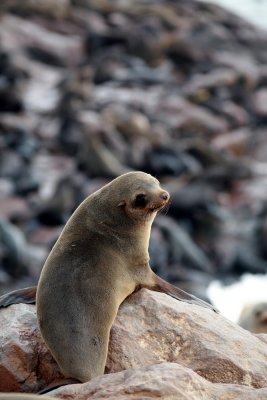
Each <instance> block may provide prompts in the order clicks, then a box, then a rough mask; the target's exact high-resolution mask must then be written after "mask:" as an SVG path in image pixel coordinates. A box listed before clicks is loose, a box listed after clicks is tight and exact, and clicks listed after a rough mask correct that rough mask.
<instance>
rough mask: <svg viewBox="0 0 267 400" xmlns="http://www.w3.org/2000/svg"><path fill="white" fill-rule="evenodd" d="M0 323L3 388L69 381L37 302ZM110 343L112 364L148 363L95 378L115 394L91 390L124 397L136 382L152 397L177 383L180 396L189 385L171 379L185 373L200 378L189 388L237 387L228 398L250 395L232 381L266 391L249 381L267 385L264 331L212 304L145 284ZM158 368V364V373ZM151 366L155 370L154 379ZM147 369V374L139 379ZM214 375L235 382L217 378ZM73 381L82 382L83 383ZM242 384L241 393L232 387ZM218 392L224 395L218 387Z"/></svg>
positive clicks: (14, 309)
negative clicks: (246, 326) (44, 331)
mask: <svg viewBox="0 0 267 400" xmlns="http://www.w3.org/2000/svg"><path fill="white" fill-rule="evenodd" d="M0 326H1V336H0V391H24V392H37V391H38V390H40V389H43V388H44V387H47V386H50V387H51V386H54V385H57V384H58V383H63V381H64V379H63V377H62V375H61V374H60V372H59V368H58V366H57V365H56V363H55V361H53V358H52V356H51V355H50V353H49V351H48V350H47V348H46V347H45V345H44V343H43V340H42V339H41V335H40V332H39V329H38V328H37V323H36V312H35V306H33V305H25V304H20V305H13V306H11V307H8V308H5V309H1V310H0ZM109 347H110V348H109V356H108V360H107V366H106V372H120V371H122V370H129V369H131V368H135V369H140V368H143V370H138V371H136V372H134V371H124V372H123V373H122V374H117V375H112V374H109V375H107V376H102V377H99V378H97V380H92V381H91V382H90V385H91V384H95V385H100V386H101V385H102V383H103V382H104V383H105V384H106V385H107V387H106V389H105V388H103V390H105V391H106V392H107V393H109V395H110V396H111V394H112V393H113V397H103V396H104V395H103V396H102V394H101V392H99V393H100V394H99V397H92V398H114V399H115V398H125V393H126V392H125V390H130V389H129V388H130V384H128V383H129V382H132V384H133V385H134V386H133V387H132V389H131V390H132V392H131V391H130V392H127V393H128V394H131V395H132V396H133V395H134V394H135V395H136V396H137V397H135V398H138V396H139V392H140V396H141V397H139V398H151V397H149V396H150V394H151V391H152V392H153V390H154V392H153V393H154V394H153V396H154V397H156V393H158V392H159V393H163V392H164V391H165V390H166V393H167V394H168V396H172V394H173V392H172V391H173V390H174V393H175V396H176V397H173V398H177V393H180V392H179V391H181V393H184V392H183V390H182V388H183V385H182V384H181V386H174V388H173V385H174V384H173V383H171V382H176V381H180V378H179V376H180V374H181V373H182V376H183V377H184V378H183V379H184V380H185V381H186V382H188V381H189V382H193V383H192V384H191V386H190V385H189V384H188V390H189V389H190V387H192V388H193V389H192V391H193V392H194V390H199V387H200V388H201V387H202V386H203V391H204V393H210V392H208V391H209V390H213V391H214V393H217V392H218V393H222V392H223V393H224V391H228V392H229V393H230V394H229V396H228V397H225V399H228V398H229V399H232V398H244V399H245V398H246V399H249V398H250V397H238V396H239V393H241V389H239V388H236V386H233V384H239V385H244V387H243V388H242V393H243V392H244V393H245V391H246V390H247V393H260V391H256V389H255V392H253V391H249V390H251V389H249V388H248V387H255V388H261V387H266V386H267V347H266V342H264V340H262V338H257V337H256V336H254V335H252V334H251V333H249V332H247V331H245V330H243V329H242V328H240V327H238V326H237V325H236V324H234V323H231V322H229V321H228V320H226V319H225V318H223V317H222V316H220V315H219V314H216V313H214V312H212V311H209V310H207V309H204V308H202V307H198V306H193V305H189V304H185V303H182V302H179V301H177V300H175V299H173V298H171V297H169V296H167V295H165V294H162V293H156V292H152V291H149V290H146V289H142V290H141V291H139V292H138V293H136V294H133V295H132V296H130V297H129V299H127V300H126V301H125V302H124V304H122V306H121V307H120V310H119V313H118V315H117V318H116V321H115V323H114V326H113V328H112V332H111V338H110V346H109ZM164 362H171V363H173V364H165V365H167V367H166V368H167V372H166V371H165V367H164V366H163V367H161V366H154V367H152V365H154V364H160V363H164ZM176 363H177V365H176ZM178 364H179V365H178ZM146 367H147V368H146ZM153 368H156V370H157V371H158V372H157V378H156V379H154V380H153V379H152V377H153V371H154V369H153ZM157 368H158V369H157ZM169 370H171V371H172V372H171V373H172V374H174V375H173V378H172V380H170V379H169V378H168V376H169V374H170V373H169V372H168V371H169ZM145 371H147V372H145ZM151 371H152V372H151ZM164 371H165V372H164ZM177 371H178V377H177ZM181 371H182V372H181ZM184 371H186V372H184ZM145 373H146V374H148V375H149V376H150V378H148V377H147V380H146V379H145ZM161 373H162V375H161ZM143 375H144V380H143V381H142V380H140V382H139V379H141V377H142V376H143ZM185 376H187V378H185ZM188 376H190V377H191V378H190V379H189V378H188ZM201 376H202V377H203V378H205V379H206V380H204V379H202V378H201ZM99 379H100V381H98V380H99ZM101 379H104V381H103V382H102V380H101ZM127 379H129V381H127ZM183 379H181V382H182V381H183ZM120 381H122V382H124V387H120V389H117V388H116V387H117V385H119V383H118V382H120ZM150 381H151V382H150ZM208 381H210V382H208ZM127 382H128V383H127ZM138 382H139V383H138ZM142 382H143V383H142ZM146 382H150V383H149V389H146ZM104 383H103V385H104ZM212 383H221V384H227V385H228V386H227V387H226V386H225V385H221V386H212ZM159 384H160V385H161V386H160V387H159V386H158V385H159ZM177 385H178V383H177ZM209 385H211V386H209ZM229 385H230V386H229ZM232 386H233V387H232ZM74 387H75V390H76V389H77V390H80V389H79V387H81V385H79V386H77V385H76V386H74ZM84 387H85V386H82V388H84ZM88 387H89V388H91V386H88ZM92 387H93V386H92ZM143 388H145V389H143ZM153 388H154V389H153ZM152 389H153V390H152ZM62 390H63V389H62ZM66 390H67V388H66ZM86 390H87V389H86ZM90 390H91V389H90ZM97 390H98V389H97ZM101 390H102V389H101ZM114 390H115V392H114ZM116 390H117V391H118V393H119V390H121V396H122V397H117V394H116ZM146 390H147V392H146ZM190 390H191V389H190ZM266 390H267V389H266ZM93 392H94V393H97V392H96V389H92V393H93ZM235 392H236V393H237V394H238V395H237V397H234V395H233V394H234V393H235ZM64 393H65V392H64ZM81 393H83V392H81ZM114 393H115V394H114ZM145 393H148V397H145V396H146V394H145ZM149 393H150V394H149ZM264 393H265V392H264ZM216 395H217V394H216ZM81 396H84V395H83V394H81ZM94 396H96V394H95V395H94ZM101 396H102V397H101ZM123 396H124V397H123ZM142 396H143V397H142ZM181 396H182V394H181ZM188 396H189V395H188ZM194 396H195V395H194V393H193V394H192V395H190V399H194V398H198V397H194ZM207 396H208V395H207ZM231 396H232V397H231ZM71 397H72V396H70V398H71ZM77 398H80V397H77ZM81 398H84V397H81ZM88 398H89V397H88ZM90 398H91V397H90ZM164 398H168V397H164ZM169 398H172V397H169ZM180 398H181V399H182V398H186V397H180ZM187 398H188V397H187ZM204 398H208V399H210V398H212V397H203V399H204ZM215 398H218V399H219V398H221V399H223V398H224V397H219V395H218V396H217V397H215ZM251 398H256V397H251ZM259 398H261V397H259ZM262 398H263V397H262Z"/></svg>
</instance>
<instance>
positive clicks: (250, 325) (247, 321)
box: [238, 302, 267, 333]
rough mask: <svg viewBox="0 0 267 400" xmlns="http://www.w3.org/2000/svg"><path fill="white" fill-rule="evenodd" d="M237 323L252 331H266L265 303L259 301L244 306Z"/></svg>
mask: <svg viewBox="0 0 267 400" xmlns="http://www.w3.org/2000/svg"><path fill="white" fill-rule="evenodd" d="M238 324H239V325H240V326H242V328H244V329H247V330H248V331H250V332H253V333H267V303H266V302H261V303H256V304H250V305H247V306H245V307H244V308H243V310H242V312H241V315H240V317H239V321H238Z"/></svg>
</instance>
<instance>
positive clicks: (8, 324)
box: [0, 304, 62, 392]
mask: <svg viewBox="0 0 267 400" xmlns="http://www.w3.org/2000/svg"><path fill="white" fill-rule="evenodd" d="M0 326H1V334H0V392H11V391H12V392H13V391H14V392H16V391H22V392H37V391H38V390H40V389H42V388H44V387H46V386H47V385H49V384H50V383H55V384H56V383H57V382H58V380H59V379H60V378H61V377H62V376H61V375H60V372H59V368H58V366H57V364H56V363H55V361H54V360H53V358H52V356H51V354H50V353H49V351H48V350H47V348H46V346H45V345H44V342H43V340H42V338H41V335H40V331H39V329H38V328H37V321H36V311H35V306H34V305H26V304H18V305H13V306H10V307H8V308H4V309H1V310H0Z"/></svg>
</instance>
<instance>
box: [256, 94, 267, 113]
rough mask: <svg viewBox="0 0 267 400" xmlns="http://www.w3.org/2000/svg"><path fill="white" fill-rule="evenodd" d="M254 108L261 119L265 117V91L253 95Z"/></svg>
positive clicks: (266, 106)
mask: <svg viewBox="0 0 267 400" xmlns="http://www.w3.org/2000/svg"><path fill="white" fill-rule="evenodd" d="M253 101H254V107H255V111H256V113H257V114H258V115H259V116H261V117H267V89H265V88H262V89H260V90H258V91H257V92H256V93H255V94H254V99H253Z"/></svg>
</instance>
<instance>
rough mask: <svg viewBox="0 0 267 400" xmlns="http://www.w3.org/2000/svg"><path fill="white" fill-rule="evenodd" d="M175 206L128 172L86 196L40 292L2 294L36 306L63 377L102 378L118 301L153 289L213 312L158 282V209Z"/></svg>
mask: <svg viewBox="0 0 267 400" xmlns="http://www.w3.org/2000/svg"><path fill="white" fill-rule="evenodd" d="M169 202H170V196H169V193H168V192H167V191H165V190H163V189H162V188H161V187H160V184H159V182H158V180H157V179H155V178H154V177H152V176H151V175H149V174H146V173H144V172H129V173H126V174H123V175H121V176H119V177H118V178H116V179H114V180H113V181H111V182H110V183H108V184H107V185H105V186H104V187H102V188H101V189H99V190H98V191H96V192H95V193H93V194H91V195H90V196H88V197H87V198H86V199H85V200H84V201H83V202H82V203H81V204H80V206H79V207H78V208H77V209H76V211H75V212H74V213H73V215H72V216H71V217H70V219H69V221H68V222H67V224H66V226H65V227H64V229H63V231H62V233H61V235H60V237H59V239H58V240H57V242H56V243H55V245H54V247H53V249H52V250H51V252H50V254H49V256H48V258H47V260H46V262H45V264H44V267H43V270H42V273H41V276H40V280H39V283H38V286H37V292H36V288H35V287H33V288H26V289H21V290H18V291H15V292H12V293H9V294H6V295H4V296H2V297H0V306H2V307H6V306H8V305H10V304H14V303H21V302H23V303H34V302H35V297H36V304H37V319H38V324H39V327H40V330H41V334H42V337H43V339H44V341H45V343H46V345H47V346H48V348H49V349H50V351H51V353H52V355H53V356H54V358H55V360H56V361H57V362H58V364H59V366H60V368H61V370H62V372H63V374H64V375H65V376H66V377H68V378H74V379H76V380H78V381H80V382H86V381H88V380H90V379H92V378H93V377H96V376H98V375H101V374H103V373H104V368H105V364H106V359H107V352H108V342H109V334H110V329H111V326H112V324H113V322H114V319H115V317H116V315H117V312H118V308H119V306H120V304H121V303H122V302H123V301H124V300H125V298H126V297H128V296H129V295H130V294H131V293H133V292H135V291H137V290H139V289H140V288H148V289H151V290H156V291H160V292H164V293H167V294H168V295H170V296H172V297H174V298H176V299H178V300H181V301H185V302H187V303H192V304H197V305H200V306H203V307H206V308H210V309H212V310H214V309H213V307H212V306H211V305H210V304H208V303H206V302H204V301H202V300H200V299H198V298H196V297H195V296H192V295H190V294H188V293H186V292H184V291H182V290H181V289H178V288H177V287H175V286H173V285H171V284H169V283H168V282H166V281H164V280H162V279H161V278H160V277H158V276H157V275H156V274H155V273H154V272H153V271H152V269H151V267H150V265H149V254H148V245H149V238H150V231H151V225H152V222H153V220H154V218H155V216H156V214H157V212H158V211H159V210H161V209H163V208H164V207H166V206H167V205H168V204H169Z"/></svg>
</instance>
